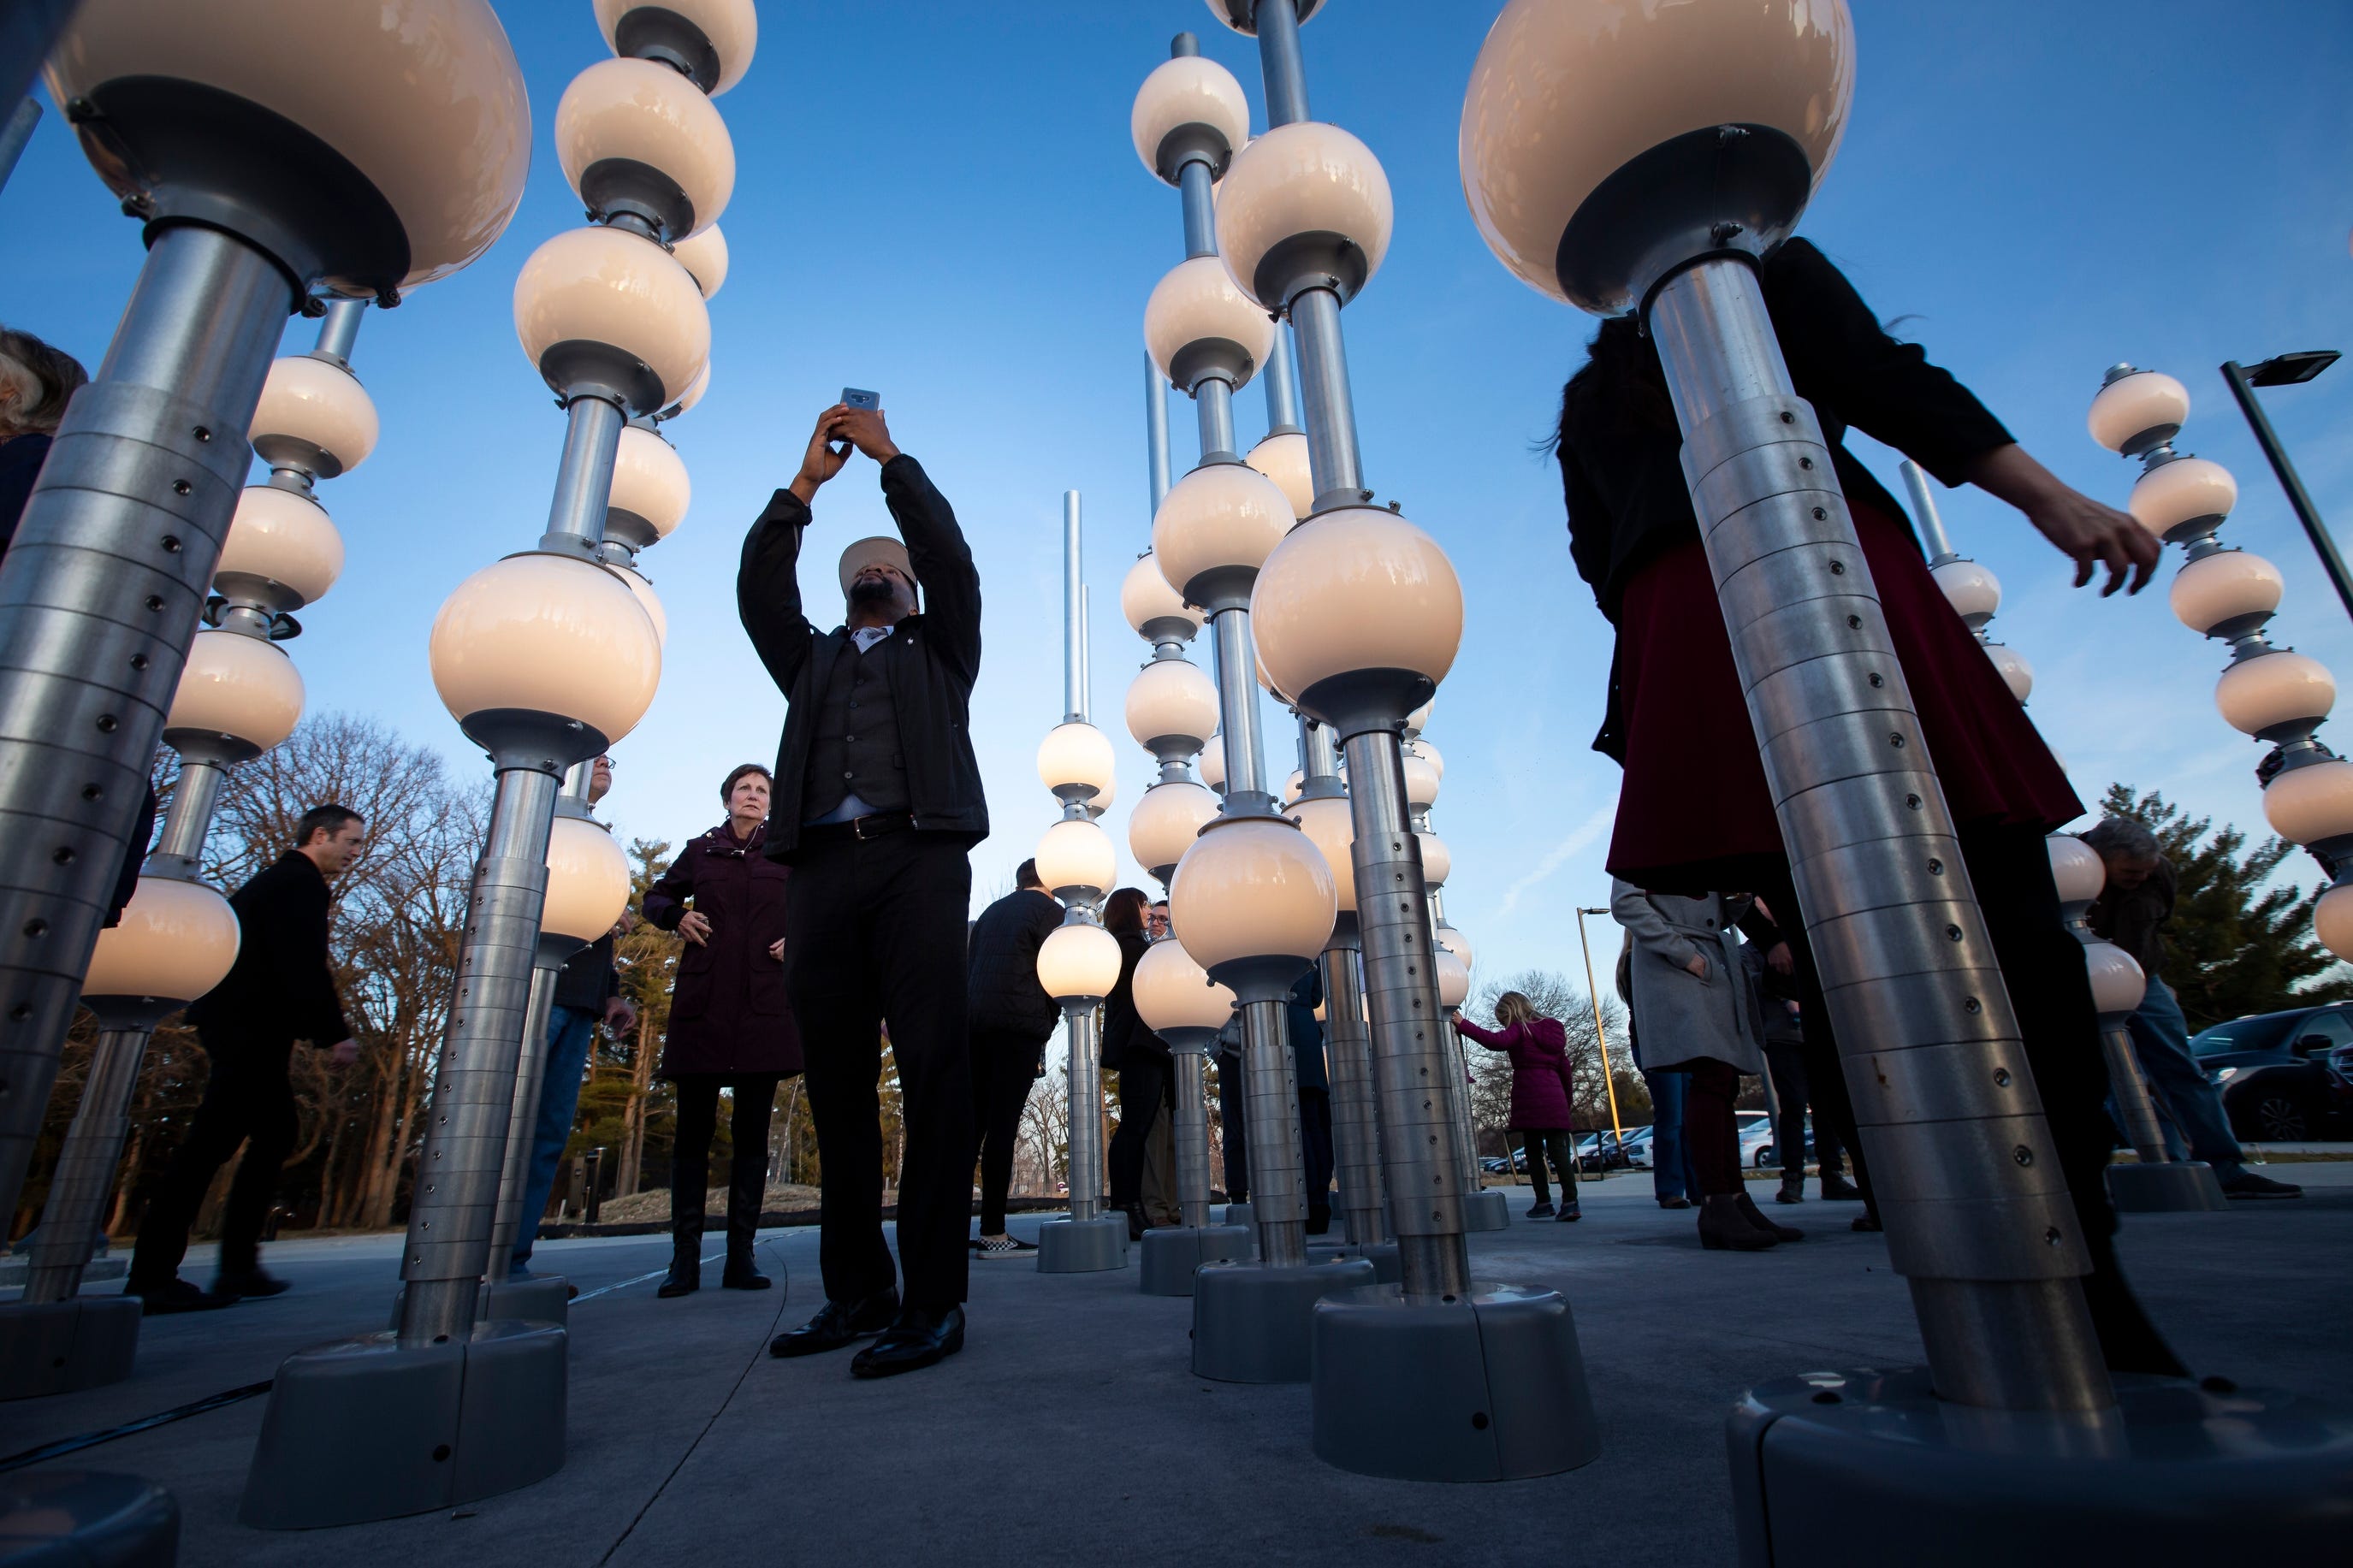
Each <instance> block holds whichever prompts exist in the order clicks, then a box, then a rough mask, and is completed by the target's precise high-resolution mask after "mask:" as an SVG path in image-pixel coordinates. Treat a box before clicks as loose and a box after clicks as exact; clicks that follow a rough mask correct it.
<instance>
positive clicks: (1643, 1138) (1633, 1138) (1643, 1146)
mask: <svg viewBox="0 0 2353 1568" xmlns="http://www.w3.org/2000/svg"><path fill="white" fill-rule="evenodd" d="M1651 1131H1652V1130H1651V1128H1649V1127H1637V1128H1634V1129H1632V1130H1631V1131H1629V1132H1628V1133H1627V1134H1626V1136H1625V1138H1624V1140H1623V1141H1622V1142H1620V1144H1619V1146H1618V1147H1619V1150H1620V1152H1622V1153H1623V1154H1624V1155H1625V1157H1626V1166H1627V1168H1628V1169H1629V1170H1634V1171H1647V1170H1649V1169H1650V1168H1651Z"/></svg>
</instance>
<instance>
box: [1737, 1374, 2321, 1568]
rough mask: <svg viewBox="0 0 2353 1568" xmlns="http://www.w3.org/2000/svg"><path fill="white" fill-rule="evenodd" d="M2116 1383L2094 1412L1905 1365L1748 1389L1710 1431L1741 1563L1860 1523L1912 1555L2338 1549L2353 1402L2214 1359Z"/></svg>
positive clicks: (2118, 1556)
mask: <svg viewBox="0 0 2353 1568" xmlns="http://www.w3.org/2000/svg"><path fill="white" fill-rule="evenodd" d="M1725 1437H1726V1442H1727V1447H1729V1450H1730V1456H1731V1460H1732V1494H1733V1521H1734V1526H1735V1529H1736V1531H1737V1532H1738V1536H1739V1542H1740V1562H1741V1563H1742V1565H1743V1568H1766V1565H1767V1564H1797V1563H1817V1562H1829V1561H1836V1560H1840V1559H1852V1556H1853V1554H1854V1553H1855V1552H1857V1551H1858V1550H1860V1549H1862V1548H1860V1547H1859V1545H1858V1543H1862V1542H1873V1541H1876V1542H1881V1543H1882V1545H1883V1547H1885V1546H1887V1545H1888V1543H1891V1542H1901V1543H1902V1550H1901V1552H1900V1555H1901V1556H1902V1557H1903V1559H1904V1561H1905V1563H1907V1564H1916V1565H1921V1568H1935V1565H1942V1564H1953V1565H1959V1564H1968V1565H1970V1568H1984V1564H1985V1563H1989V1562H1998V1563H2002V1564H2004V1568H2041V1565H2042V1564H2060V1563H2084V1562H2088V1561H2092V1560H2094V1559H2096V1560H2098V1561H2101V1562H2113V1563H2135V1562H2137V1563H2220V1562H2228V1561H2233V1560H2237V1559H2241V1558H2243V1557H2245V1556H2246V1555H2247V1553H2248V1552H2249V1551H2250V1550H2251V1549H2253V1543H2255V1542H2261V1547H2260V1551H2261V1554H2262V1555H2263V1557H2264V1558H2266V1559H2268V1560H2271V1561H2274V1562H2281V1563H2296V1562H2314V1563H2316V1562H2322V1561H2327V1560H2329V1559H2331V1558H2335V1557H2338V1556H2341V1555H2342V1554H2343V1553H2344V1551H2345V1499H2346V1498H2348V1496H2353V1412H2348V1411H2345V1410H2333V1409H2331V1408H2329V1407H2328V1406H2327V1405H2323V1404H2321V1403H2320V1402H2319V1401H2317V1400H2315V1399H2311V1398H2308V1397H2306V1396H2305V1395H2303V1394H2286V1393H2282V1392H2279V1391H2277V1390H2272V1389H2239V1388H2236V1387H2234V1386H2233V1385H2232V1384H2230V1383H2229V1382H2228V1381H2227V1380H2225V1379H2221V1378H2209V1379H2207V1380H2206V1382H2205V1383H2204V1384H2194V1383H2191V1382H2189V1380H2187V1379H2184V1378H2159V1377H2144V1376H2134V1375H2128V1374H2121V1373H2120V1374H2117V1375H2116V1408H2115V1409H2114V1410H2111V1411H2106V1412H2103V1413H2101V1414H2100V1415H2097V1416H2084V1415H2072V1416H2061V1415H2026V1414H2020V1413H2016V1412H2010V1411H1998V1410H1979V1409H1975V1408H1973V1407H1971V1406H1968V1405H1949V1404H1947V1403H1946V1402H1944V1401H1943V1400H1940V1399H1938V1398H1937V1397H1936V1394H1935V1393H1934V1392H1933V1391H1932V1389H1931V1387H1930V1384H1929V1381H1928V1374H1927V1373H1926V1371H1925V1370H1923V1369H1919V1368H1904V1369H1898V1370H1871V1369H1862V1370H1857V1371H1848V1372H1843V1373H1827V1372H1825V1373H1805V1374H1803V1375H1801V1376H1798V1377H1789V1378H1781V1379H1778V1380H1777V1381H1775V1382H1772V1383H1768V1384H1761V1385H1759V1386H1758V1387H1756V1388H1753V1389H1751V1390H1749V1391H1748V1393H1747V1394H1744V1395H1743V1396H1742V1397H1741V1399H1740V1402H1739V1403H1738V1404H1737V1405H1734V1406H1733V1410H1732V1415H1731V1418H1730V1420H1729V1422H1728V1423H1727V1426H1726V1431H1725ZM1826 1552H1827V1553H1828V1554H1829V1555H1827V1556H1825V1555H1824V1553H1826Z"/></svg>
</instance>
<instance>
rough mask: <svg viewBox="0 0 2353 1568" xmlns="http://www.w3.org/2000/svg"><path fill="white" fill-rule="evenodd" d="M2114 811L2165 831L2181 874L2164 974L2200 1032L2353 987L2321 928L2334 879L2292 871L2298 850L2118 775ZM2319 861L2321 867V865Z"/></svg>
mask: <svg viewBox="0 0 2353 1568" xmlns="http://www.w3.org/2000/svg"><path fill="white" fill-rule="evenodd" d="M2100 810H2101V812H2102V813H2103V814H2104V815H2105V816H2123V817H2130V818H2131V819H2132V820H2134V821H2136V822H2138V823H2140V824H2142V825H2143V826H2146V827H2147V829H2148V830H2149V831H2150V832H2152V833H2154V834H2156V835H2157V841H2158V844H2159V845H2160V846H2161V847H2163V849H2164V851H2165V858H2166V859H2167V860H2168V861H2169V862H2170V863H2171V864H2172V867H2173V874H2174V879H2175V882H2176V888H2175V893H2174V905H2173V919H2172V921H2170V922H2169V923H2168V925H2167V926H2166V928H2165V933H2164V934H2165V948H2166V962H2165V973H2164V979H2165V982H2166V984H2168V985H2170V986H2172V987H2173V989H2174V991H2175V993H2176V994H2179V996H2180V998H2181V1011H2182V1013H2183V1014H2184V1015H2185V1016H2187V1017H2188V1018H2189V1027H2190V1029H2191V1031H2192V1032H2195V1031H2197V1030H2200V1029H2203V1028H2207V1027H2209V1026H2212V1025H2215V1024H2220V1023H2224V1022H2227V1021H2228V1020H2230V1019H2232V1018H2241V1017H2244V1016H2247V1015H2248V1014H2250V1013H2274V1012H2277V1011H2279V1010H2280V1009H2282V1008H2284V1007H2300V1006H2309V1005H2312V1004H2314V1003H2317V1002H2336V1001H2341V1000H2343V999H2345V998H2347V997H2348V996H2353V973H2348V971H2347V970H2346V969H2345V968H2344V967H2343V966H2341V965H2339V964H2338V963H2337V961H2336V959H2335V958H2333V957H2332V956H2331V955H2330V954H2329V952H2328V951H2327V949H2326V948H2324V947H2322V946H2321V945H2320V944H2319V943H2318V942H2316V941H2314V940H2313V936H2312V911H2313V907H2314V906H2315V905H2316V904H2317V903H2318V902H2319V901H2320V895H2321V893H2322V891H2323V890H2324V889H2325V888H2326V886H2327V884H2326V882H2316V883H2314V885H2313V886H2312V887H2311V888H2310V889H2308V890H2307V889H2306V888H2304V887H2302V886H2299V885H2298V884H2296V883H2295V881H2293V880H2291V879H2288V878H2287V877H2280V878H2277V879H2274V873H2275V872H2279V871H2281V870H2282V869H2283V868H2286V869H2287V870H2288V871H2290V872H2293V871H2295V870H2297V869H2300V865H2299V864H2296V863H2291V862H2290V861H2289V857H2290V856H2292V855H2296V854H2298V853H2299V851H2298V850H2297V849H2296V847H2295V846H2294V845H2293V844H2290V843H2288V842H2287V841H2286V840H2285V839H2284V838H2273V837H2265V838H2264V839H2263V841H2262V843H2260V844H2259V845H2257V846H2256V847H2254V848H2253V849H2248V848H2247V847H2246V845H2247V836H2246V835H2245V834H2243V833H2242V832H2240V831H2239V830H2238V829H2237V828H2235V827H2232V826H2228V825H2227V824H2226V825H2225V826H2222V827H2221V828H2216V827H2215V826H2213V819H2212V818H2211V817H2204V816H2200V817H2196V818H2189V817H2184V816H2182V814H2181V808H2180V807H2179V806H2178V805H2173V804H2172V803H2171V802H2169V801H2168V800H2167V799H2166V798H2165V797H2164V796H2163V795H2158V793H2156V792H2155V791H2154V790H2152V791H2150V792H2149V793H2148V794H2147V795H2137V794H2136V793H2135V792H2134V790H2133V787H2132V786H2131V785H2130V784H2110V785H2109V786H2108V793H2107V795H2105V797H2104V798H2103V799H2102V800H2101V802H2100ZM2314 869H2315V870H2317V868H2316V867H2315V868H2314Z"/></svg>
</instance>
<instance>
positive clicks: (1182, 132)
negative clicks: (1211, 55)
mask: <svg viewBox="0 0 2353 1568" xmlns="http://www.w3.org/2000/svg"><path fill="white" fill-rule="evenodd" d="M1127 124H1128V133H1129V135H1130V136H1131V138H1132V139H1133V140H1134V142H1135V155H1136V156H1137V157H1139V158H1141V159H1143V160H1144V166H1145V168H1147V169H1149V170H1151V171H1152V172H1153V173H1154V174H1157V175H1158V176H1159V177H1160V178H1162V179H1164V180H1166V181H1167V182H1168V183H1169V184H1172V185H1173V184H1176V183H1177V182H1178V180H1179V179H1180V177H1181V176H1182V173H1183V170H1184V167H1185V165H1186V163H1188V162H1191V161H1193V160H1195V159H1206V160H1207V161H1208V165H1209V173H1210V174H1211V175H1212V176H1219V175H1223V174H1225V173H1226V172H1227V164H1228V161H1229V159H1230V158H1231V156H1232V154H1233V150H1234V149H1235V148H1237V147H1240V146H1241V145H1242V144H1243V143H1245V142H1248V141H1249V140H1250V100H1248V99H1246V98H1244V97H1243V96H1242V84H1241V83H1240V82H1238V81H1236V80H1235V79H1234V73H1233V72H1231V71H1229V70H1228V69H1227V68H1225V67H1223V66H1221V65H1219V63H1218V62H1217V61H1215V60H1211V59H1204V58H1202V57H1200V56H1199V55H1188V56H1184V57H1181V58H1176V59H1172V60H1163V61H1161V63H1160V64H1159V65H1157V66H1155V67H1154V68H1153V70H1152V74H1151V75H1149V76H1147V77H1145V79H1144V85H1143V86H1142V87H1139V88H1137V89H1135V106H1134V108H1133V109H1132V110H1129V112H1128V121H1127Z"/></svg>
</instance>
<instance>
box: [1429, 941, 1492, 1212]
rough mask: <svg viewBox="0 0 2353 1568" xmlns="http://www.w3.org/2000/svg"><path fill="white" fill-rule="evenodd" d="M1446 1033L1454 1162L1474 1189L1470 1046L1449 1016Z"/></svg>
mask: <svg viewBox="0 0 2353 1568" xmlns="http://www.w3.org/2000/svg"><path fill="white" fill-rule="evenodd" d="M1430 941H1431V950H1432V951H1433V952H1435V951H1436V943H1437V938H1436V936H1435V935H1433V936H1432V937H1431V939H1430ZM1446 1034H1447V1037H1448V1039H1449V1040H1451V1042H1452V1045H1451V1047H1450V1049H1449V1051H1448V1055H1450V1056H1451V1057H1452V1058H1454V1059H1453V1060H1452V1061H1451V1062H1450V1063H1449V1064H1448V1070H1447V1074H1446V1087H1447V1088H1448V1089H1449V1090H1451V1092H1452V1095H1453V1109H1454V1165H1455V1169H1456V1170H1458V1171H1460V1172H1461V1175H1462V1190H1463V1191H1464V1192H1466V1193H1475V1192H1477V1191H1478V1190H1479V1187H1480V1181H1479V1174H1480V1173H1479V1119H1478V1117H1477V1116H1476V1115H1474V1114H1473V1113H1472V1109H1471V1048H1470V1047H1468V1046H1466V1045H1465V1044H1463V1041H1462V1037H1461V1035H1458V1034H1456V1033H1455V1032H1454V1027H1453V1024H1452V1021H1451V1019H1450V1020H1449V1021H1448V1025H1447V1029H1446Z"/></svg>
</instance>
